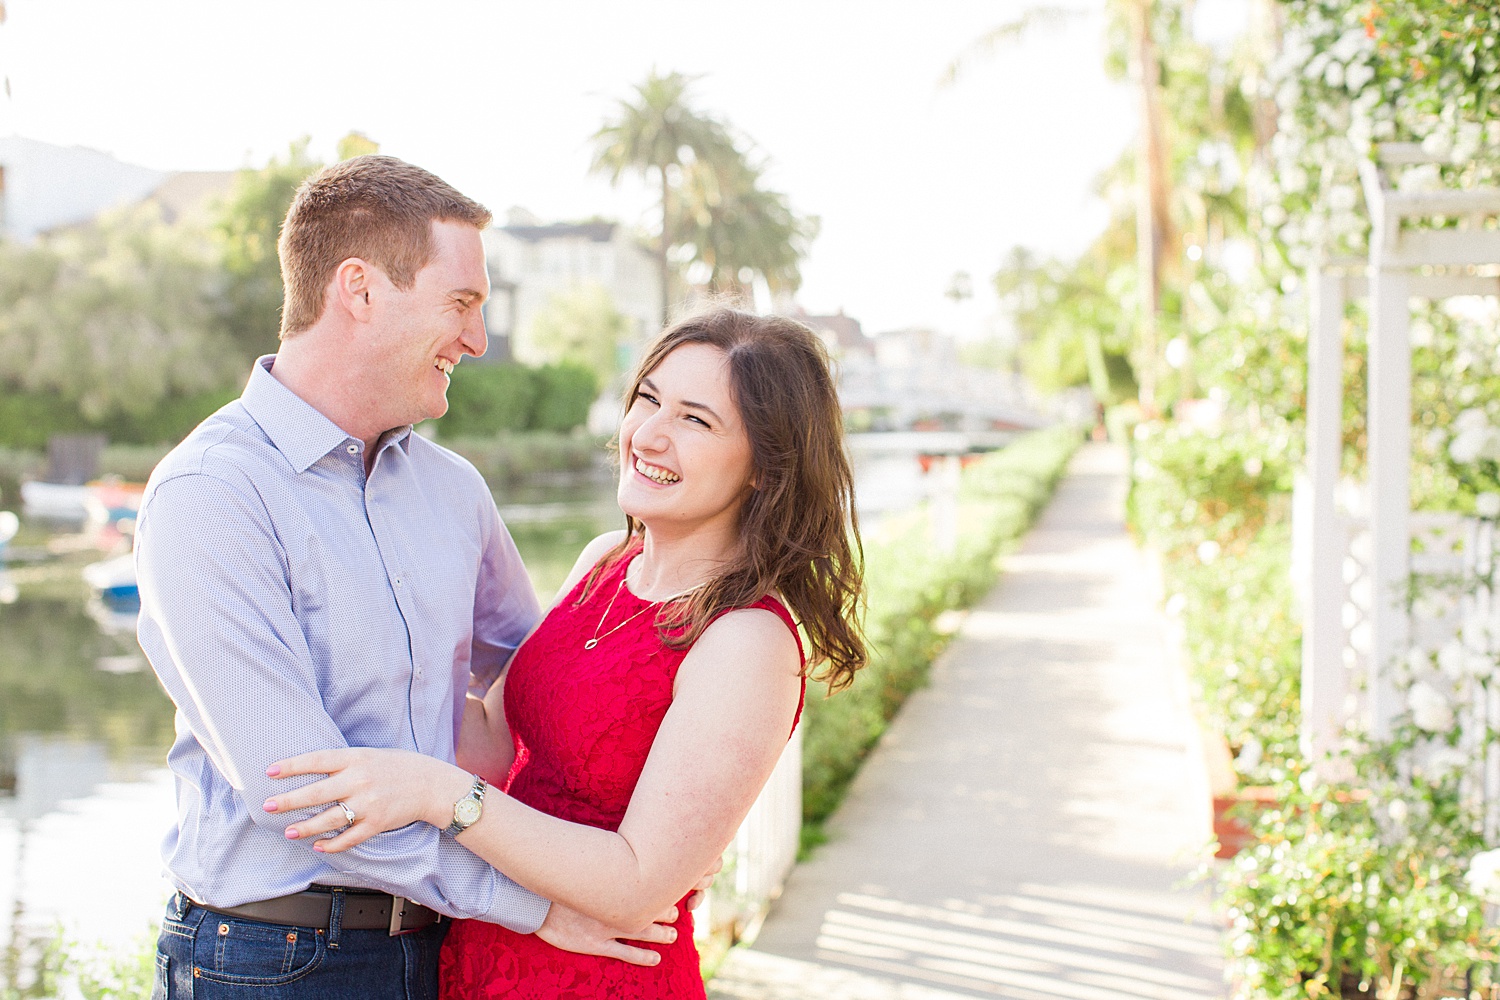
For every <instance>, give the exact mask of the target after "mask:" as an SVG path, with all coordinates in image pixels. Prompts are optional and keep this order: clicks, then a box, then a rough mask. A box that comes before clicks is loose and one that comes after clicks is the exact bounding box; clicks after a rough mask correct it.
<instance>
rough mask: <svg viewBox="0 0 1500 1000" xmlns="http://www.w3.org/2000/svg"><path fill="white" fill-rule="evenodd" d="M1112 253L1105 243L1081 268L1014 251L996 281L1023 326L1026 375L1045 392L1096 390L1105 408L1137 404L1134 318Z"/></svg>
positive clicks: (1019, 249)
mask: <svg viewBox="0 0 1500 1000" xmlns="http://www.w3.org/2000/svg"><path fill="white" fill-rule="evenodd" d="M1110 252H1111V245H1110V242H1109V241H1108V240H1107V239H1101V240H1100V241H1099V242H1098V243H1096V244H1095V246H1094V247H1093V248H1091V249H1090V251H1089V252H1088V253H1086V254H1085V255H1084V256H1083V257H1082V258H1080V259H1079V260H1078V261H1076V262H1074V263H1066V262H1064V261H1060V260H1056V259H1050V260H1038V259H1037V258H1036V257H1034V256H1033V255H1032V254H1031V253H1030V252H1029V251H1027V250H1026V249H1025V248H1023V247H1015V248H1014V249H1012V250H1011V253H1010V257H1009V258H1008V259H1007V261H1006V263H1005V265H1004V266H1003V267H1001V269H1000V270H999V271H997V272H996V273H995V277H994V284H995V291H996V292H997V293H998V294H999V296H1000V300H1001V303H1002V305H1003V306H1004V307H1005V308H1007V309H1008V310H1009V311H1010V313H1011V316H1012V318H1013V320H1014V322H1015V324H1016V331H1017V334H1018V335H1019V346H1018V348H1017V354H1018V357H1019V360H1020V365H1021V371H1022V373H1023V374H1024V375H1025V376H1026V378H1027V380H1028V381H1030V382H1031V384H1032V385H1034V386H1036V387H1037V388H1038V389H1040V390H1042V391H1043V392H1056V391H1058V390H1060V389H1066V388H1068V387H1070V386H1076V385H1088V386H1090V387H1091V388H1092V389H1093V391H1094V395H1095V396H1096V397H1097V398H1098V399H1100V400H1102V401H1104V402H1105V403H1107V404H1108V403H1116V402H1119V401H1121V400H1123V399H1125V398H1129V397H1133V396H1134V395H1135V392H1136V385H1135V377H1134V374H1133V373H1132V372H1131V369H1130V364H1129V362H1128V361H1127V360H1126V354H1127V352H1128V351H1129V347H1130V344H1129V340H1128V337H1127V336H1126V335H1125V331H1127V330H1128V329H1129V318H1128V314H1127V313H1126V311H1125V308H1124V306H1123V305H1122V303H1121V297H1120V295H1119V294H1118V291H1119V290H1118V287H1117V286H1118V284H1119V281H1120V280H1122V279H1120V278H1118V277H1116V276H1114V275H1113V274H1112V269H1113V268H1114V267H1115V266H1125V265H1123V264H1111V261H1110V259H1109V254H1110Z"/></svg>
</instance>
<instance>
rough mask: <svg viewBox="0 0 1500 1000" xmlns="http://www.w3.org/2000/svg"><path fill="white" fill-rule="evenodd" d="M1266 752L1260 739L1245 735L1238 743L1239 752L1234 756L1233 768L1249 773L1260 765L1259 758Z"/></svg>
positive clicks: (1242, 772)
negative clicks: (1240, 742) (1241, 741)
mask: <svg viewBox="0 0 1500 1000" xmlns="http://www.w3.org/2000/svg"><path fill="white" fill-rule="evenodd" d="M1265 754H1266V749H1265V747H1263V746H1262V745H1261V742H1260V740H1258V739H1256V738H1255V737H1254V736H1250V737H1247V738H1246V740H1245V742H1244V743H1243V744H1241V745H1240V752H1239V754H1238V755H1237V756H1236V757H1235V758H1234V769H1235V770H1236V771H1238V772H1240V773H1241V774H1249V773H1250V772H1251V771H1253V770H1255V769H1256V768H1257V767H1259V766H1260V762H1261V758H1263V757H1264V756H1265Z"/></svg>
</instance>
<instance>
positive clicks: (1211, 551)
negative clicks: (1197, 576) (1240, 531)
mask: <svg viewBox="0 0 1500 1000" xmlns="http://www.w3.org/2000/svg"><path fill="white" fill-rule="evenodd" d="M1219 551H1220V549H1219V543H1218V542H1216V541H1214V540H1213V539H1212V538H1210V539H1208V541H1206V542H1199V543H1198V561H1199V562H1201V563H1203V564H1204V565H1205V566H1206V565H1208V564H1209V563H1211V562H1213V561H1214V560H1215V559H1217V558H1219Z"/></svg>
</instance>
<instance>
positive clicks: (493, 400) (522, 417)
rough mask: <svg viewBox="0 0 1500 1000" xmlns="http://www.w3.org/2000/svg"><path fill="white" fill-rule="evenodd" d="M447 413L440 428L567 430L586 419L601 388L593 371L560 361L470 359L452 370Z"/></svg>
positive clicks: (456, 433) (484, 433)
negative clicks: (538, 364)
mask: <svg viewBox="0 0 1500 1000" xmlns="http://www.w3.org/2000/svg"><path fill="white" fill-rule="evenodd" d="M452 378H453V382H452V384H451V385H450V386H449V387H448V414H447V416H445V417H443V419H442V420H440V421H439V422H438V433H439V434H440V435H441V436H442V438H443V439H444V440H447V439H449V438H469V437H489V436H492V435H495V434H499V433H502V432H507V431H570V430H573V429H574V428H575V427H581V426H582V425H583V423H584V421H585V420H587V419H588V414H589V406H590V405H591V404H592V403H593V402H594V398H595V396H597V395H598V393H599V383H598V380H597V379H596V377H595V376H594V373H593V372H591V371H589V370H588V369H587V368H584V367H582V366H580V365H575V364H570V363H567V362H564V363H562V364H557V365H542V366H541V367H539V368H528V367H527V366H525V365H519V364H499V365H485V364H474V363H472V362H471V363H469V364H466V365H460V366H459V367H458V368H456V369H454V371H453V376H452Z"/></svg>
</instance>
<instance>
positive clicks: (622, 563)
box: [442, 543, 805, 1000]
mask: <svg viewBox="0 0 1500 1000" xmlns="http://www.w3.org/2000/svg"><path fill="white" fill-rule="evenodd" d="M638 551H639V543H637V545H636V548H634V549H632V550H630V551H628V552H627V553H626V554H625V556H624V557H622V558H621V559H619V560H617V561H616V562H615V564H614V565H613V566H611V567H609V568H608V569H606V570H605V571H604V572H603V573H602V574H601V579H600V580H599V582H598V585H597V586H596V587H595V588H594V591H593V593H592V594H591V595H590V597H589V599H588V600H587V601H586V602H585V603H584V604H582V605H575V603H574V602H575V601H576V600H577V598H578V593H579V591H580V590H581V589H582V586H583V584H582V583H580V584H579V586H578V587H575V588H574V590H573V592H572V593H571V594H569V595H568V597H567V598H565V599H564V600H563V601H561V602H560V603H559V604H558V605H557V607H555V608H553V609H552V611H551V612H550V613H549V614H548V615H547V617H546V619H545V620H544V621H543V622H542V624H541V626H540V627H539V628H538V629H537V631H536V633H535V634H533V635H532V637H531V638H530V639H528V640H527V641H526V643H525V645H523V646H522V647H521V649H520V651H519V652H518V653H517V654H516V657H515V660H514V661H513V662H512V663H511V666H510V672H509V676H508V677H507V679H506V682H505V717H506V721H507V722H509V724H510V730H511V733H512V734H513V737H514V739H515V745H516V759H515V763H514V765H512V767H511V770H510V774H509V775H506V776H504V780H503V781H502V780H499V778H500V776H498V775H486V776H485V777H486V778H488V779H490V780H491V781H492V783H494V784H496V785H498V786H499V787H501V788H504V789H505V790H506V791H507V792H508V793H509V794H511V795H512V796H514V797H515V798H517V799H519V800H520V801H521V802H524V803H526V804H527V805H530V806H532V807H534V808H537V809H540V810H542V811H543V812H547V813H550V814H552V815H554V816H559V817H562V818H563V819H567V820H571V821H573V822H575V823H586V824H588V825H590V826H595V827H600V828H602V829H606V830H616V829H618V828H619V825H620V821H621V820H622V819H624V817H625V809H626V807H627V806H628V805H629V804H630V796H631V793H632V792H633V791H634V790H635V785H636V782H637V781H638V780H639V778H640V776H641V771H642V769H643V768H644V767H645V765H646V756H647V754H648V753H649V752H650V750H651V743H652V741H653V740H654V739H655V738H656V731H657V729H658V727H660V725H661V722H662V718H663V717H664V716H665V715H666V712H667V708H668V707H669V706H670V704H671V702H672V684H673V681H674V679H675V678H676V676H677V669H678V667H679V666H680V665H681V664H682V659H683V656H684V655H685V654H686V650H680V649H678V650H674V649H668V648H667V647H666V646H665V645H663V644H662V641H661V638H660V636H659V635H658V634H657V630H656V625H655V621H654V619H655V617H656V616H655V614H654V613H652V612H650V611H645V612H644V613H641V614H637V612H641V611H643V609H645V608H647V606H648V602H646V601H643V600H641V599H640V598H638V597H636V596H635V595H634V594H633V593H631V591H630V588H629V587H628V586H621V581H622V580H623V578H624V574H625V570H626V568H627V567H628V565H629V563H630V560H631V558H633V557H634V555H635V554H636V552H638ZM611 597H614V598H615V603H614V607H613V608H611V609H610V611H609V615H608V617H609V621H606V622H604V623H603V626H602V629H603V630H604V631H608V630H609V629H610V628H611V626H613V625H615V624H616V623H617V622H622V621H625V619H626V618H627V617H628V616H630V615H635V618H634V619H632V620H630V621H628V622H625V624H624V625H623V626H621V627H620V628H619V629H618V630H617V631H614V632H613V633H612V634H609V636H608V638H607V639H601V641H600V642H599V644H598V645H597V646H596V647H595V648H593V649H590V650H586V649H585V648H584V643H585V642H586V641H587V640H588V639H589V638H590V636H591V635H593V634H594V633H595V632H596V631H598V630H599V621H600V615H601V614H603V613H604V610H605V606H606V605H607V604H608V602H609V600H610V598H611ZM753 606H754V607H757V608H765V609H767V610H769V611H773V612H775V613H776V614H777V615H778V616H779V617H780V618H781V619H782V620H783V621H785V622H786V624H787V627H788V628H791V629H792V632H793V634H794V635H795V634H796V626H795V624H794V623H793V621H792V616H791V614H790V612H788V611H787V609H786V607H785V606H784V605H782V604H781V602H780V601H778V600H776V599H775V598H773V597H766V598H762V599H761V600H760V601H757V602H756V603H755V604H754V605H753ZM601 635H602V632H601ZM798 647H799V649H800V648H801V640H800V639H799V640H798ZM804 693H805V685H804ZM801 713H802V705H801V703H800V702H799V704H798V706H797V716H798V717H800V716H801ZM792 725H793V727H795V725H796V720H795V719H794V720H793V723H792ZM788 732H790V729H789V730H788ZM675 926H676V927H677V940H676V941H675V942H674V943H673V944H670V945H648V946H647V947H651V948H654V949H655V950H656V951H658V952H660V953H661V956H662V959H661V962H660V964H658V965H656V966H655V967H653V968H643V967H640V966H635V965H627V964H625V963H624V962H621V961H618V960H616V959H609V958H599V957H596V956H592V955H575V954H573V953H572V952H566V951H562V950H560V949H558V948H554V947H552V946H551V945H549V944H547V943H546V942H544V941H542V940H541V939H540V938H538V937H536V936H535V935H531V934H517V933H515V932H513V931H510V930H507V929H505V928H504V927H500V926H498V925H496V924H489V923H484V922H482V921H466V920H460V921H456V922H455V923H454V925H453V928H452V929H451V930H450V931H449V933H448V937H447V940H446V942H445V943H444V945H443V952H442V997H443V1000H470V998H485V1000H488V998H492V997H512V998H537V1000H543V998H546V1000H593V998H603V997H610V998H620V1000H647V998H673V1000H677V998H701V997H703V996H704V990H703V980H702V977H701V976H700V975H699V972H698V949H697V948H696V947H695V946H694V944H693V918H692V914H691V913H690V912H689V911H688V909H687V907H686V906H685V905H683V903H682V902H679V903H678V906H677V922H676V925H675Z"/></svg>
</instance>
